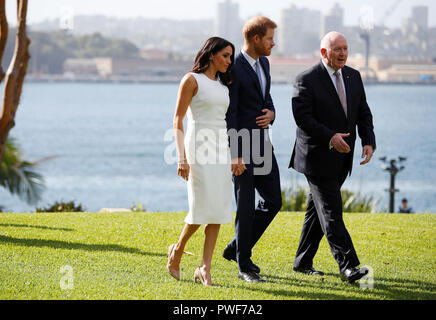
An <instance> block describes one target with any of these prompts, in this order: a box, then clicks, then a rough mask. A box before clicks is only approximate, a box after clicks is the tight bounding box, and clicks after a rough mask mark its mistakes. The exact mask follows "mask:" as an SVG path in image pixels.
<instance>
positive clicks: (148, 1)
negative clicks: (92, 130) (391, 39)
mask: <svg viewBox="0 0 436 320" xmlns="http://www.w3.org/2000/svg"><path fill="white" fill-rule="evenodd" d="M222 1H223V0H122V1H120V0H29V6H28V17H27V18H28V23H29V24H32V23H35V22H41V21H44V20H47V19H50V20H51V19H55V18H58V17H59V16H60V15H61V14H62V13H63V12H65V10H70V11H71V10H72V12H73V13H74V14H75V15H91V14H102V15H107V16H112V17H120V18H128V17H131V18H134V17H138V16H141V17H148V18H171V19H179V20H185V19H202V18H203V19H204V18H209V19H210V18H214V17H215V11H216V4H217V3H218V2H222ZM233 2H237V3H239V11H240V16H241V18H242V19H247V18H248V17H250V16H253V15H257V14H262V15H266V16H268V17H270V18H271V19H273V20H275V21H277V22H278V21H279V18H280V10H281V9H283V8H286V7H288V6H289V5H290V4H295V5H296V6H297V7H303V6H304V7H307V8H311V9H317V10H320V11H321V12H323V13H327V12H328V11H329V9H330V8H331V7H332V6H333V5H334V4H335V3H339V4H340V5H341V6H342V7H343V8H344V15H345V17H344V23H345V25H358V19H359V14H360V9H361V7H362V6H368V5H369V6H372V7H373V8H374V18H375V23H376V24H380V23H381V22H382V21H383V20H384V23H385V25H386V26H388V27H399V26H400V25H401V19H402V17H408V16H410V14H411V7H412V6H417V5H425V6H428V7H429V25H430V26H436V0H233ZM396 2H399V4H398V5H397V6H396V8H395V10H390V8H391V6H392V5H393V4H394V3H396ZM386 12H391V13H390V14H389V15H388V16H387V17H386V16H385V13H386ZM6 13H7V16H8V21H9V23H10V24H11V25H13V24H16V17H15V15H16V1H12V0H7V1H6Z"/></svg>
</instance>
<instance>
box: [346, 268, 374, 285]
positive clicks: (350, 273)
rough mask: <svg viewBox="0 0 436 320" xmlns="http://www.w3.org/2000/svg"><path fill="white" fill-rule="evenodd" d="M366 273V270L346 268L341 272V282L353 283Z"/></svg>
mask: <svg viewBox="0 0 436 320" xmlns="http://www.w3.org/2000/svg"><path fill="white" fill-rule="evenodd" d="M367 273H368V269H367V268H360V269H358V268H348V269H345V270H344V271H341V280H342V281H347V282H348V283H353V282H354V281H357V280H359V279H361V278H363V277H364V276H365V275H366V274H367Z"/></svg>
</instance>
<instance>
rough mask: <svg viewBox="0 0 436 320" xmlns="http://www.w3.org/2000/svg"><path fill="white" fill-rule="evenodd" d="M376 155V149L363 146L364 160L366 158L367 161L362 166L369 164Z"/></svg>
mask: <svg viewBox="0 0 436 320" xmlns="http://www.w3.org/2000/svg"><path fill="white" fill-rule="evenodd" d="M373 154H374V148H373V147H372V146H370V145H366V146H363V149H362V158H365V157H366V159H365V160H363V161H362V162H361V163H360V164H361V165H364V164H366V163H368V162H369V161H371V158H372V155H373Z"/></svg>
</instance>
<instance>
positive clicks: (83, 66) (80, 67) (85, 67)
mask: <svg viewBox="0 0 436 320" xmlns="http://www.w3.org/2000/svg"><path fill="white" fill-rule="evenodd" d="M62 69H63V72H64V73H65V74H74V75H98V70H97V65H96V63H95V61H94V60H93V59H66V60H65V61H64V63H63V68H62Z"/></svg>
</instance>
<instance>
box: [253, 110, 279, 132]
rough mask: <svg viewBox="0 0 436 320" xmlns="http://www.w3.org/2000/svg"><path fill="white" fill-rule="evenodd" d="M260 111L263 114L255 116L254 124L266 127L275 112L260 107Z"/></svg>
mask: <svg viewBox="0 0 436 320" xmlns="http://www.w3.org/2000/svg"><path fill="white" fill-rule="evenodd" d="M262 112H263V113H265V114H264V115H263V116H259V117H257V118H256V124H257V125H258V126H259V127H262V128H263V129H267V128H268V125H269V124H270V123H271V122H272V121H273V120H274V116H275V114H274V112H273V111H271V110H270V109H262Z"/></svg>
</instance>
